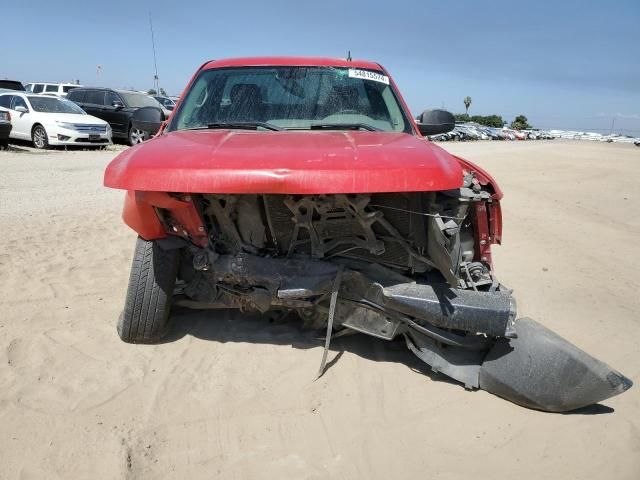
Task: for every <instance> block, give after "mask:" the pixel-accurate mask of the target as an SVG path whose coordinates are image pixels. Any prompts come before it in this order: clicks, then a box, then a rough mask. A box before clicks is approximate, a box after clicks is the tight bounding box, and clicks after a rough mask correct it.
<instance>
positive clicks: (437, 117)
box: [417, 110, 456, 136]
mask: <svg viewBox="0 0 640 480" xmlns="http://www.w3.org/2000/svg"><path fill="white" fill-rule="evenodd" d="M417 121H418V130H420V133H421V134H422V135H425V136H426V135H437V134H438V133H447V132H450V131H451V130H453V129H454V128H455V126H456V119H455V117H454V116H453V115H452V114H451V113H449V112H447V111H446V110H425V111H424V112H422V113H421V114H420V116H419V117H418V118H417Z"/></svg>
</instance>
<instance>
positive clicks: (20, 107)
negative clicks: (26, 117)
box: [16, 105, 29, 113]
mask: <svg viewBox="0 0 640 480" xmlns="http://www.w3.org/2000/svg"><path fill="white" fill-rule="evenodd" d="M28 111H29V109H28V108H27V107H24V106H22V105H18V106H17V107H16V112H20V113H27V112H28Z"/></svg>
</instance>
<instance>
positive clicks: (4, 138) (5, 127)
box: [0, 110, 12, 148]
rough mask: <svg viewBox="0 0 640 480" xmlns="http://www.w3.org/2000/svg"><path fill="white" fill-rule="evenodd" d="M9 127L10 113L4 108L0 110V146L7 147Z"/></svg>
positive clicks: (10, 126)
mask: <svg viewBox="0 0 640 480" xmlns="http://www.w3.org/2000/svg"><path fill="white" fill-rule="evenodd" d="M11 128H12V125H11V114H10V113H9V112H8V111H6V110H0V147H4V148H7V146H8V145H9V134H10V133H11Z"/></svg>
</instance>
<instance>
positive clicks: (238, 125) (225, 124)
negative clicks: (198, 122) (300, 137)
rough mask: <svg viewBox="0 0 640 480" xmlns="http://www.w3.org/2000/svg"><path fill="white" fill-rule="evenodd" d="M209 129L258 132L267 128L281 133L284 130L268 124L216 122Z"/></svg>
mask: <svg viewBox="0 0 640 480" xmlns="http://www.w3.org/2000/svg"><path fill="white" fill-rule="evenodd" d="M207 128H210V129H215V128H222V129H224V128H236V129H245V130H257V129H258V128H265V129H267V130H273V131H280V130H282V128H280V127H278V126H277V125H273V124H271V123H267V122H214V123H209V124H208V125H207Z"/></svg>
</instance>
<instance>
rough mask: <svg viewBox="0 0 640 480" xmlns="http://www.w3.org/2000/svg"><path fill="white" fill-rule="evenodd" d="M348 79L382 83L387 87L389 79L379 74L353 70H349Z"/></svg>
mask: <svg viewBox="0 0 640 480" xmlns="http://www.w3.org/2000/svg"><path fill="white" fill-rule="evenodd" d="M349 77H351V78H361V79H362V80H372V81H374V82H380V83H384V84H385V85H389V77H387V76H386V75H382V74H381V73H376V72H370V71H369V70H357V69H355V68H350V69H349Z"/></svg>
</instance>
